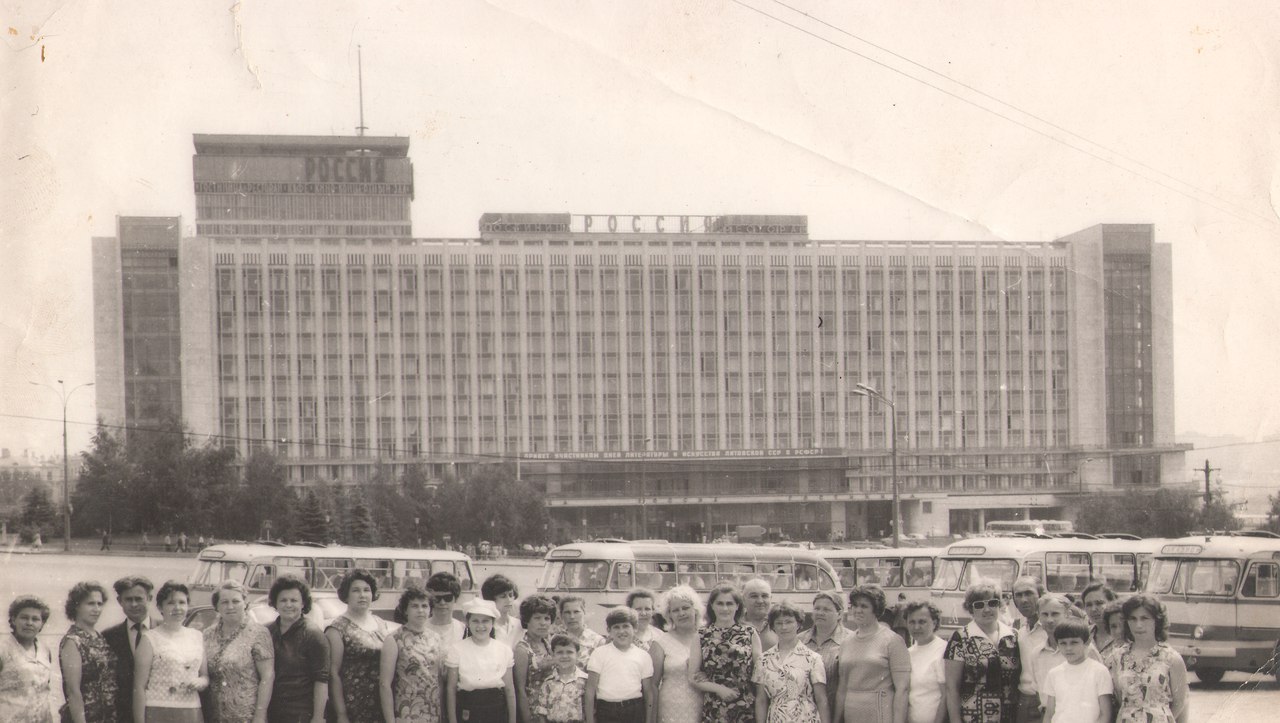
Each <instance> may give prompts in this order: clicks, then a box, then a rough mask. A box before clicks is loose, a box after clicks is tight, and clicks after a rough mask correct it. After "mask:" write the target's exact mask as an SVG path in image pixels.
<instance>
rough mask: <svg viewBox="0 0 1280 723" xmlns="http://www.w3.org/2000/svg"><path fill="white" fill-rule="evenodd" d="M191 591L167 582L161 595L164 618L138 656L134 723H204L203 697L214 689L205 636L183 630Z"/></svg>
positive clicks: (140, 644)
mask: <svg viewBox="0 0 1280 723" xmlns="http://www.w3.org/2000/svg"><path fill="white" fill-rule="evenodd" d="M190 596H191V592H190V590H188V589H187V586H186V585H183V584H182V583H180V582H173V581H170V582H166V583H165V584H163V585H161V586H160V591H159V592H158V593H156V606H157V607H158V608H160V615H161V616H162V617H163V618H164V622H162V623H161V624H160V625H159V626H157V627H155V628H154V629H152V630H150V631H148V632H147V634H146V635H144V636H143V637H142V640H141V641H139V642H138V649H137V651H136V652H135V653H134V656H133V719H134V720H135V721H146V723H200V722H201V717H200V691H202V690H204V689H205V688H206V687H207V686H208V685H209V678H208V671H207V670H206V668H205V658H204V636H203V635H201V634H200V631H199V630H194V629H192V628H187V627H183V625H182V623H183V621H184V620H186V618H187V600H188V598H189V597H190Z"/></svg>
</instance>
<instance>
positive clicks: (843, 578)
mask: <svg viewBox="0 0 1280 723" xmlns="http://www.w3.org/2000/svg"><path fill="white" fill-rule="evenodd" d="M830 562H831V565H832V566H833V567H834V568H835V569H836V575H837V576H838V577H839V578H840V587H843V588H844V589H846V590H848V589H849V588H851V587H853V586H854V585H857V584H858V576H857V571H856V570H855V569H854V567H853V560H831V561H830Z"/></svg>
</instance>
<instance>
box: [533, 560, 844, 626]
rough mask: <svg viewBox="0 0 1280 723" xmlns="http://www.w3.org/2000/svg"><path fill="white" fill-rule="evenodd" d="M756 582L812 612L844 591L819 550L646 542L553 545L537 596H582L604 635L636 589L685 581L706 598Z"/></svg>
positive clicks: (590, 621) (589, 615) (664, 587)
mask: <svg viewBox="0 0 1280 723" xmlns="http://www.w3.org/2000/svg"><path fill="white" fill-rule="evenodd" d="M754 577H760V578H763V579H764V580H766V581H767V582H768V583H769V584H770V585H771V586H772V587H773V599H774V600H775V601H783V600H785V601H788V602H792V603H796V604H799V605H802V606H804V607H805V608H806V609H807V607H808V605H809V603H810V602H812V600H813V594H814V593H815V592H818V591H819V590H827V591H834V592H837V593H838V592H839V590H840V584H839V582H838V581H837V580H836V576H835V572H834V571H833V570H832V569H831V565H830V564H828V563H827V561H826V560H824V559H822V557H820V556H819V555H818V554H817V553H816V552H814V551H812V550H805V549H801V548H795V547H768V546H757V545H740V544H734V543H711V544H705V545H703V544H681V543H669V542H663V541H660V540H656V541H655V540H646V541H642V542H625V541H618V542H577V543H573V544H570V545H561V546H560V547H556V548H553V549H552V550H551V551H549V552H548V553H547V556H546V560H545V562H544V564H543V568H542V575H541V576H540V577H539V580H538V592H542V593H547V594H549V595H579V596H581V597H582V598H583V599H585V600H586V601H587V624H588V625H589V626H590V627H591V628H592V629H594V630H597V631H600V630H603V629H604V617H605V615H606V614H607V613H608V611H609V609H611V608H614V607H617V606H619V605H623V604H625V603H626V598H627V592H628V591H629V590H631V589H632V588H635V587H647V588H649V589H650V590H653V591H655V592H659V593H661V592H664V591H666V590H669V589H671V588H672V587H675V586H676V585H680V584H683V585H689V586H690V587H692V588H693V589H695V590H697V591H699V592H700V593H702V594H703V595H705V594H706V593H707V591H709V590H710V589H711V588H712V587H714V586H715V585H716V584H717V583H719V582H720V581H722V580H727V581H729V582H732V583H734V584H735V585H738V586H739V587H741V586H742V584H743V583H744V582H746V581H747V580H750V579H751V578H754ZM704 602H705V600H704Z"/></svg>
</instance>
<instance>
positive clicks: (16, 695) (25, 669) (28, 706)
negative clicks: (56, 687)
mask: <svg viewBox="0 0 1280 723" xmlns="http://www.w3.org/2000/svg"><path fill="white" fill-rule="evenodd" d="M51 680H53V654H52V653H51V651H50V650H49V648H48V647H46V646H45V645H43V644H41V643H40V641H39V640H36V641H35V642H34V643H33V645H32V648H31V650H30V651H28V650H27V649H26V648H24V647H22V644H21V643H19V642H18V640H17V638H15V637H14V636H12V635H6V636H4V638H2V639H0V721H4V723H49V715H50V713H51V712H52V708H51V706H50V700H51V697H50V690H49V687H50V681H51Z"/></svg>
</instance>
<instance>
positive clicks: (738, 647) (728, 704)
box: [689, 583, 760, 723]
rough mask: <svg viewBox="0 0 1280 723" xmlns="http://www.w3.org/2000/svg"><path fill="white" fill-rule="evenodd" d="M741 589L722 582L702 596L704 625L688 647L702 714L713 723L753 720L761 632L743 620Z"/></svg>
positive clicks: (740, 722)
mask: <svg viewBox="0 0 1280 723" xmlns="http://www.w3.org/2000/svg"><path fill="white" fill-rule="evenodd" d="M742 612H743V604H742V593H740V592H738V588H736V587H734V586H733V585H731V584H728V583H721V584H719V585H717V586H716V587H715V588H714V589H712V591H711V594H710V595H708V596H707V625H706V626H705V627H703V628H702V631H701V632H700V633H699V635H698V646H697V648H695V649H694V650H691V651H690V653H689V655H690V662H689V666H690V670H696V671H698V673H697V675H695V676H694V682H693V684H694V686H696V687H697V688H698V690H701V691H702V692H703V693H705V694H706V695H704V696H703V698H702V718H703V720H707V721H716V723H754V721H755V717H756V692H755V684H754V681H755V677H756V671H757V670H759V669H760V635H759V634H758V633H756V629H755V628H754V627H752V626H750V625H746V624H744V623H743V622H742Z"/></svg>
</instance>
